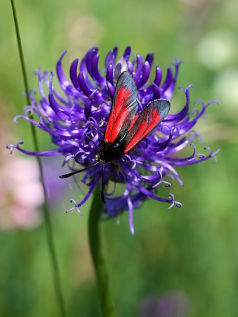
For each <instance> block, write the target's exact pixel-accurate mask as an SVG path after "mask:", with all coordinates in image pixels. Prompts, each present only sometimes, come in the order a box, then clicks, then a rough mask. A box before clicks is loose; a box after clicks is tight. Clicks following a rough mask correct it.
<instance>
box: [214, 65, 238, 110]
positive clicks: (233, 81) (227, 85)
mask: <svg viewBox="0 0 238 317" xmlns="http://www.w3.org/2000/svg"><path fill="white" fill-rule="evenodd" d="M213 94H214V96H216V97H217V99H218V100H219V101H220V102H221V104H223V105H224V106H225V109H227V108H228V107H229V108H230V107H232V108H234V109H236V111H237V110H238V69H227V70H225V71H223V72H221V73H220V74H219V75H218V76H217V77H216V78H215V81H214V85H213Z"/></svg>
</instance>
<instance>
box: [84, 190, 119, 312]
mask: <svg viewBox="0 0 238 317" xmlns="http://www.w3.org/2000/svg"><path fill="white" fill-rule="evenodd" d="M103 207H104V204H103V202H102V201H101V198H100V185H97V187H96V188H95V190H94V196H93V202H92V205H91V208H90V212H89V221H88V237H89V245H90V250H91V255H92V259H93V264H94V267H95V271H96V275H97V281H98V289H99V296H100V301H101V306H102V312H103V316H104V317H115V313H114V305H113V303H112V299H111V294H110V291H109V278H108V273H107V269H106V265H105V260H104V256H103V250H102V248H103V247H102V240H101V229H100V216H101V213H102V210H103Z"/></svg>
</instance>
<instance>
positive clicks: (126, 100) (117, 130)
mask: <svg viewBox="0 0 238 317" xmlns="http://www.w3.org/2000/svg"><path fill="white" fill-rule="evenodd" d="M136 100H137V88H136V84H135V82H134V79H133V78H132V76H131V74H130V73H129V72H124V73H122V74H121V75H120V77H119V79H118V81H117V84H116V90H115V94H114V97H113V103H112V108H111V113H110V116H109V119H108V124H107V128H106V132H105V136H104V142H105V143H109V142H110V143H113V142H114V141H115V140H116V139H117V138H118V139H119V140H120V139H123V138H124V137H125V134H126V133H127V131H128V128H129V126H130V124H131V121H132V119H133V117H134V115H135V113H136V111H137V107H138V104H137V101H136Z"/></svg>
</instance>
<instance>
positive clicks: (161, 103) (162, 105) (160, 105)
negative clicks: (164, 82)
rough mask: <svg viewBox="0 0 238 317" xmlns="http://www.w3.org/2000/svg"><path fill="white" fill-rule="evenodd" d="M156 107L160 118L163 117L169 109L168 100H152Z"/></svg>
mask: <svg viewBox="0 0 238 317" xmlns="http://www.w3.org/2000/svg"><path fill="white" fill-rule="evenodd" d="M152 102H153V103H154V104H155V106H156V107H157V109H158V110H159V113H160V115H161V117H162V118H165V117H166V116H167V114H168V113H169V110H170V101H169V100H167V99H156V100H153V101H152Z"/></svg>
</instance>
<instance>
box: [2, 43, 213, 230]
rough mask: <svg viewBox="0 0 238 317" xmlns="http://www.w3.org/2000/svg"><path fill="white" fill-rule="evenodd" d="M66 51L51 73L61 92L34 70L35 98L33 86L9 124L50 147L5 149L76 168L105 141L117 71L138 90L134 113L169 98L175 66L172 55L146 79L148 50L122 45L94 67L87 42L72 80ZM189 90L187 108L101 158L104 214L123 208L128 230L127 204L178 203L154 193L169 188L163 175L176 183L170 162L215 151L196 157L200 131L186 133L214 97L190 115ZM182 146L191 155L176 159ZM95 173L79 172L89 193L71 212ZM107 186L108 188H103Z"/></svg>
mask: <svg viewBox="0 0 238 317" xmlns="http://www.w3.org/2000/svg"><path fill="white" fill-rule="evenodd" d="M65 53H66V52H64V53H63V54H62V55H61V57H60V59H59V61H58V62H57V65H56V74H57V77H58V81H59V85H60V88H61V90H62V91H61V92H59V91H57V90H56V89H55V88H54V87H53V84H52V81H53V73H48V72H44V73H43V72H42V71H41V70H40V69H39V70H38V71H37V72H36V75H37V76H38V82H39V92H40V100H38V99H36V96H35V93H34V92H33V91H32V92H31V93H30V98H31V105H28V106H26V107H25V111H24V115H20V116H17V117H16V118H15V121H17V119H19V118H23V119H25V120H27V121H29V122H30V123H31V124H33V125H34V126H36V127H37V128H39V129H41V130H43V131H45V132H47V133H49V134H50V135H51V138H52V142H53V143H54V144H55V145H56V147H55V148H54V149H51V150H47V151H44V152H39V153H36V152H31V151H27V150H25V149H23V148H22V147H21V145H22V144H23V141H19V142H18V143H17V144H16V145H12V144H10V145H8V148H9V149H10V150H11V151H12V150H13V149H14V148H16V149H18V150H19V151H21V152H23V153H25V154H28V155H33V156H63V157H64V163H67V164H68V165H69V166H70V169H72V170H74V169H77V166H78V165H81V166H83V167H88V166H89V165H91V164H93V163H94V162H95V160H96V156H97V154H98V147H100V145H101V144H102V142H103V138H104V133H105V129H106V126H107V121H108V117H109V113H110V109H111V104H112V98H113V95H114V91H115V84H116V82H117V79H118V77H119V75H120V73H121V72H122V71H123V70H125V69H127V70H128V71H129V72H130V73H131V74H132V76H133V78H134V80H135V83H136V86H137V89H138V98H139V100H138V102H139V107H138V108H139V109H138V112H140V111H141V110H142V109H143V108H144V107H145V106H146V105H147V104H148V103H149V102H150V101H151V100H153V99H159V98H163V99H168V100H170V99H171V97H172V95H173V92H174V88H175V84H176V80H177V76H178V71H179V67H180V63H179V62H178V61H177V60H175V62H174V64H173V65H172V66H171V67H169V68H168V70H167V74H166V76H165V78H164V79H163V80H162V72H161V69H160V67H159V66H156V68H155V74H154V78H153V81H152V82H151V83H148V80H149V77H150V73H151V69H152V65H153V60H154V57H153V54H148V55H147V56H146V57H145V59H143V56H141V55H137V56H135V55H134V54H133V53H132V51H131V48H130V47H127V48H126V49H125V51H124V53H123V55H122V56H120V57H118V49H117V48H114V49H113V50H111V51H110V52H109V53H108V54H107V56H106V59H105V64H104V67H103V69H102V70H99V67H98V62H99V53H98V48H96V47H93V48H92V49H90V50H89V51H88V52H87V54H86V55H85V56H84V57H83V58H82V60H81V61H80V63H79V60H78V59H76V60H74V61H73V62H72V64H71V67H70V71H69V76H70V79H67V78H66V76H65V74H64V72H63V69H62V59H63V57H64V55H65ZM190 88H191V86H189V87H188V88H186V89H184V88H183V91H184V93H185V105H184V106H183V107H182V109H181V111H179V112H178V113H171V114H169V115H168V116H167V117H166V118H165V119H164V120H163V121H162V122H161V124H160V125H159V126H158V127H157V128H156V129H155V130H154V131H153V132H152V133H150V134H149V135H148V136H147V137H146V138H145V139H144V140H143V141H141V142H140V143H139V144H138V145H137V146H136V147H135V148H134V149H133V150H132V151H131V152H129V154H127V155H124V156H123V157H122V159H120V160H119V161H113V162H110V163H106V164H105V166H104V168H105V180H104V181H105V182H104V186H106V188H108V187H111V183H115V186H114V189H113V190H112V191H111V192H109V189H107V190H106V193H105V198H106V203H105V208H104V215H105V216H109V217H113V216H116V215H118V214H119V213H120V212H122V211H123V210H128V212H129V224H130V229H131V232H132V233H133V232H134V227H133V219H132V216H133V215H132V214H133V209H134V208H136V207H138V206H139V205H140V204H141V203H142V201H144V200H145V199H146V198H147V197H150V198H152V199H155V200H157V201H160V202H166V203H168V204H169V205H170V207H169V208H171V207H173V206H174V205H176V206H177V207H181V204H180V203H179V202H177V201H176V200H175V199H174V196H173V194H170V195H169V196H168V198H164V197H161V196H160V195H159V194H158V191H159V190H158V188H159V185H160V184H164V185H165V186H167V187H168V186H170V183H169V182H168V178H171V179H174V178H176V179H177V180H178V181H179V183H180V184H181V185H182V180H181V179H180V177H179V174H178V173H177V171H176V170H175V167H176V166H182V165H192V164H196V163H200V162H202V161H204V160H207V159H208V158H210V157H215V154H216V152H215V153H213V152H212V151H211V150H210V149H209V148H207V149H208V151H209V153H208V154H207V155H203V154H198V153H197V152H196V148H195V145H194V144H193V143H192V142H193V140H194V139H195V138H196V137H197V136H198V134H197V133H196V132H192V129H193V127H194V126H195V124H196V122H197V121H198V120H199V119H200V118H201V116H203V115H204V113H205V111H206V109H207V107H208V106H209V105H210V104H211V103H212V102H209V103H207V104H205V103H204V102H202V101H199V102H200V103H201V109H200V110H197V112H196V113H194V112H193V113H192V115H191V114H190V113H189V107H190V97H189V95H190ZM62 93H63V94H62ZM29 113H30V114H33V113H34V114H35V115H36V116H37V120H35V119H32V118H31V117H30V116H29ZM188 145H191V149H192V154H191V155H189V156H186V157H181V156H178V153H179V152H181V151H182V150H183V149H184V148H186V147H187V146H188ZM70 162H72V163H71V164H70ZM101 175H102V166H101V165H97V166H94V167H92V168H90V169H88V170H87V171H86V172H85V174H84V176H83V178H82V180H81V181H82V183H84V184H86V185H87V186H88V187H89V190H88V193H87V194H86V195H85V197H84V198H83V199H82V201H81V202H80V203H76V202H75V200H72V202H73V203H74V207H73V208H72V209H77V210H78V208H79V207H80V206H82V205H83V204H84V203H85V202H86V201H87V200H88V198H89V197H90V195H91V193H92V192H93V189H94V187H95V186H96V185H97V183H98V182H99V181H100V179H101ZM165 179H166V180H165ZM109 183H110V184H109ZM108 184H109V185H110V186H108V187H107V185H108ZM118 184H124V186H125V187H124V189H123V192H122V194H121V195H116V194H115V188H116V187H117V186H116V185H118ZM120 186H121V187H122V185H120Z"/></svg>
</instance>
